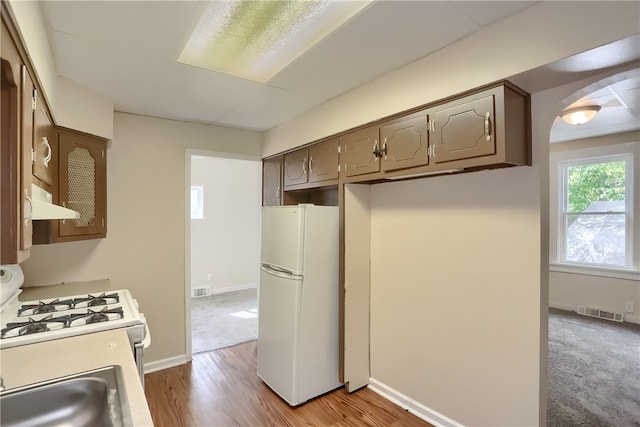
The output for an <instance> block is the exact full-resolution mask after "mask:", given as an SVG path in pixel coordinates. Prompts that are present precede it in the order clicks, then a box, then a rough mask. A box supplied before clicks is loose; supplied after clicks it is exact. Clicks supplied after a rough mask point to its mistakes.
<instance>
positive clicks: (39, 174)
mask: <svg viewBox="0 0 640 427" xmlns="http://www.w3.org/2000/svg"><path fill="white" fill-rule="evenodd" d="M50 133H51V122H50V121H49V116H48V115H47V112H46V110H45V106H44V102H43V101H42V97H41V96H40V94H39V93H36V110H35V112H34V126H33V151H34V154H35V155H34V162H33V175H34V176H35V177H36V178H38V179H39V180H40V181H41V182H42V183H43V184H46V186H48V187H49V188H45V189H46V190H47V191H49V192H52V186H53V184H54V181H53V178H54V176H55V171H54V165H55V159H53V154H54V153H53V151H52V144H53V141H51V135H50Z"/></svg>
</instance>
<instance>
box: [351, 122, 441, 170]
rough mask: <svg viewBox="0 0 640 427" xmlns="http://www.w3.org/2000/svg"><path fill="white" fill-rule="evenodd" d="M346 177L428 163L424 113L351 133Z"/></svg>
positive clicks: (426, 129) (426, 128)
mask: <svg viewBox="0 0 640 427" xmlns="http://www.w3.org/2000/svg"><path fill="white" fill-rule="evenodd" d="M340 140H341V141H342V143H343V145H344V161H343V163H344V171H345V177H354V176H358V175H365V174H371V173H376V172H386V171H395V170H400V169H406V168H411V167H416V166H423V165H428V164H429V132H428V126H427V115H426V114H425V113H424V112H420V113H416V114H412V115H409V116H406V117H400V118H397V119H394V120H390V121H388V122H385V123H382V124H381V125H379V126H371V127H367V128H364V129H360V130H358V131H355V132H352V133H348V134H346V135H344V136H342V137H341V138H340Z"/></svg>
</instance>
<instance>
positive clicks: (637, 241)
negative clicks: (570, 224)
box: [549, 142, 640, 281]
mask: <svg viewBox="0 0 640 427" xmlns="http://www.w3.org/2000/svg"><path fill="white" fill-rule="evenodd" d="M549 159H550V174H551V177H550V178H551V179H550V206H549V207H550V224H549V225H550V227H549V229H550V251H549V255H550V256H549V263H550V270H552V271H561V272H568V273H578V274H588V275H596V276H605V277H616V278H623V279H631V280H638V281H640V268H639V267H640V260H639V258H640V235H638V234H639V233H638V232H637V231H638V230H640V218H639V217H640V215H638V214H637V212H640V209H639V206H640V196H639V194H638V193H639V192H640V165H639V163H640V162H639V160H640V142H633V143H623V144H610V145H602V146H595V147H590V148H582V149H570V150H563V151H557V152H552V153H551V154H550V157H549ZM621 160H624V161H625V162H626V163H625V186H626V188H625V191H626V195H625V212H624V214H625V226H626V248H625V266H624V267H622V266H621V267H618V266H610V265H602V264H594V263H580V262H574V261H566V255H565V245H566V226H565V224H566V217H567V215H568V214H569V213H568V212H567V208H566V206H567V191H568V180H567V170H568V168H569V167H572V166H580V165H587V164H594V163H604V162H610V161H621ZM634 213H636V214H635V215H634ZM612 214H615V215H620V214H621V213H618V212H616V213H612Z"/></svg>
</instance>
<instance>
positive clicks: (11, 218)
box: [0, 14, 33, 264]
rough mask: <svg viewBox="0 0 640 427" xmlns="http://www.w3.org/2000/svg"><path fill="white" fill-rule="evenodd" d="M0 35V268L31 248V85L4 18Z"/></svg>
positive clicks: (19, 259)
mask: <svg viewBox="0 0 640 427" xmlns="http://www.w3.org/2000/svg"><path fill="white" fill-rule="evenodd" d="M1 31H2V33H1V37H0V42H1V46H2V48H1V50H0V52H1V59H0V64H1V68H0V74H1V84H0V88H1V93H2V100H1V105H0V115H1V119H0V133H1V134H2V135H1V137H2V139H1V145H0V147H1V148H0V182H1V183H2V186H1V191H0V204H1V206H2V209H0V230H2V232H1V233H0V241H1V250H0V264H18V263H21V262H23V261H25V260H26V259H27V258H28V257H29V255H30V248H31V235H32V221H31V208H32V205H31V141H32V137H33V133H32V129H33V114H31V112H32V110H31V94H32V92H29V90H30V89H31V90H32V88H33V83H32V82H31V79H30V78H29V75H28V74H27V72H26V68H25V67H24V62H23V61H22V59H21V56H20V53H19V52H18V48H17V45H16V44H15V43H14V41H13V38H12V34H11V32H10V31H9V28H8V27H7V25H6V23H5V20H4V14H3V15H2V30H1ZM25 79H26V80H28V85H27V81H26V80H25ZM25 86H26V91H27V92H28V93H26V94H25ZM25 99H26V100H27V101H26V104H25ZM25 111H26V114H25ZM23 118H24V120H23Z"/></svg>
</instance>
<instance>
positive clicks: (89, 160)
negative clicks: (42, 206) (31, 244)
mask: <svg viewBox="0 0 640 427" xmlns="http://www.w3.org/2000/svg"><path fill="white" fill-rule="evenodd" d="M58 143H59V168H60V175H59V178H60V183H59V196H58V198H59V200H58V202H59V203H60V204H61V205H63V206H65V207H67V208H69V209H73V210H74V211H77V212H79V213H80V218H78V219H67V220H60V221H59V228H58V235H59V236H60V237H61V238H64V237H67V236H76V237H80V236H84V237H81V238H99V237H105V236H106V229H107V221H106V189H107V185H106V164H107V163H106V161H107V158H106V156H107V154H106V145H105V143H104V141H103V140H101V139H98V138H95V139H94V138H93V137H91V136H88V135H84V134H77V133H73V132H66V131H60V132H59V139H58ZM72 240H75V239H72Z"/></svg>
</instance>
